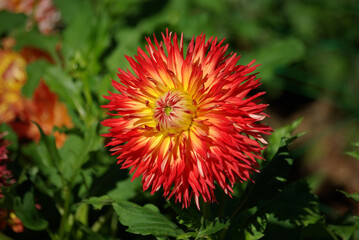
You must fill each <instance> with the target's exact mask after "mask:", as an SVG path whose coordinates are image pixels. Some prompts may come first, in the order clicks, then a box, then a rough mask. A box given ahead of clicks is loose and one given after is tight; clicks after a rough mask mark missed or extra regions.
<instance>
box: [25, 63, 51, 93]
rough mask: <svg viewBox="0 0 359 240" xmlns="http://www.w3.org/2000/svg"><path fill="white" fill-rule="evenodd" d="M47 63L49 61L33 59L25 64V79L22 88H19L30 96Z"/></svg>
mask: <svg viewBox="0 0 359 240" xmlns="http://www.w3.org/2000/svg"><path fill="white" fill-rule="evenodd" d="M48 65H49V63H47V62H45V61H35V62H33V63H31V64H29V65H27V66H26V71H27V75H28V78H27V81H26V83H25V85H24V86H23V88H22V89H21V91H22V93H23V94H24V95H25V96H26V97H28V98H31V97H32V94H33V92H34V91H35V89H36V87H37V86H38V85H39V82H40V80H41V78H42V77H43V75H44V69H45V68H46V67H47V66H48Z"/></svg>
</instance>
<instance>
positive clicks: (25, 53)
mask: <svg viewBox="0 0 359 240" xmlns="http://www.w3.org/2000/svg"><path fill="white" fill-rule="evenodd" d="M40 58H42V59H45V60H47V61H48V62H50V63H53V59H52V58H51V56H50V55H48V54H47V53H46V52H44V51H42V50H39V49H36V48H32V47H25V48H23V49H22V50H21V51H20V53H17V52H14V51H12V50H10V49H6V50H2V49H0V123H8V124H9V125H10V126H11V127H12V128H13V129H14V131H15V132H16V133H17V135H18V136H19V138H20V139H26V140H34V141H37V142H38V141H39V140H40V132H39V130H38V129H37V127H36V125H35V124H33V123H32V121H34V122H36V123H38V124H39V125H40V126H41V128H42V129H43V131H44V133H45V134H47V135H49V134H51V133H52V131H53V128H54V127H63V126H64V127H68V128H70V127H72V122H71V118H70V116H69V115H68V112H67V109H66V106H65V105H64V104H63V103H60V102H59V101H58V97H57V95H56V94H55V93H53V92H51V91H50V89H49V88H48V87H47V86H46V84H45V83H44V82H43V81H41V82H40V84H39V86H38V87H37V89H36V90H35V92H34V94H33V97H32V98H31V99H26V98H25V97H24V96H23V95H22V94H21V89H22V87H23V86H24V84H25V83H26V81H27V73H26V64H27V63H30V62H33V61H35V60H38V59H40ZM53 134H54V136H55V138H56V146H57V147H61V146H62V145H63V143H64V141H65V139H66V135H65V134H64V133H60V132H59V131H55V132H54V133H53Z"/></svg>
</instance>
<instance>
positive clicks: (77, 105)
mask: <svg viewBox="0 0 359 240" xmlns="http://www.w3.org/2000/svg"><path fill="white" fill-rule="evenodd" d="M44 76H45V77H44V79H45V82H46V84H47V85H48V86H49V87H50V89H51V90H52V91H54V92H56V93H57V94H58V95H59V96H60V97H61V98H62V99H63V100H65V102H66V103H67V104H69V107H70V108H69V109H71V108H73V109H76V111H77V112H78V114H79V115H80V117H81V118H82V119H85V118H86V115H87V113H86V111H85V108H84V102H83V98H82V96H81V88H82V86H81V83H79V82H77V84H75V83H74V82H73V81H72V79H71V77H70V76H69V75H68V74H66V73H65V72H64V71H63V69H61V68H60V67H59V66H50V67H48V68H47V69H46V70H45V75H44ZM79 127H84V126H81V125H80V126H79Z"/></svg>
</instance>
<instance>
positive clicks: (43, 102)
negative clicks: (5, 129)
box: [10, 81, 73, 147]
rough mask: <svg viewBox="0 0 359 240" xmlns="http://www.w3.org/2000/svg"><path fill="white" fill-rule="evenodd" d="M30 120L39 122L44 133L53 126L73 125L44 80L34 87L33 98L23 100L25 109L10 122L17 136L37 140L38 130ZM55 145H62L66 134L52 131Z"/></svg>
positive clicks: (48, 131) (50, 130)
mask: <svg viewBox="0 0 359 240" xmlns="http://www.w3.org/2000/svg"><path fill="white" fill-rule="evenodd" d="M32 121H34V122H36V123H37V124H39V125H40V126H41V128H42V130H43V131H44V133H45V134H46V135H49V134H51V133H52V130H53V128H54V127H67V128H71V127H72V126H73V124H72V121H71V118H70V116H69V114H68V112H67V108H66V106H65V105H64V104H63V103H61V102H59V101H58V97H57V95H56V94H55V93H53V92H51V91H50V89H49V87H48V86H47V85H46V84H45V82H44V81H41V82H40V84H39V86H38V87H37V88H36V90H35V92H34V95H33V98H32V99H26V100H25V109H24V111H22V112H21V114H20V115H19V116H18V119H17V121H13V122H11V123H10V125H11V127H12V128H13V129H14V131H15V132H16V133H17V135H18V136H19V138H23V139H32V140H35V141H36V142H38V141H39V140H40V137H41V136H40V132H39V130H38V129H37V127H36V125H35V124H33V123H32ZM54 136H55V138H56V146H57V147H62V146H63V144H64V142H65V139H66V135H65V134H64V133H60V132H59V131H55V132H54Z"/></svg>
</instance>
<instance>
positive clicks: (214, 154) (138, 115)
mask: <svg viewBox="0 0 359 240" xmlns="http://www.w3.org/2000/svg"><path fill="white" fill-rule="evenodd" d="M162 37H163V42H158V40H157V39H156V37H155V36H154V42H152V41H151V39H150V38H146V40H147V43H148V45H147V46H146V50H147V54H146V53H145V52H144V51H143V50H142V49H140V48H139V49H138V55H137V56H135V59H133V58H131V57H128V56H126V59H127V60H128V61H129V63H130V65H131V67H132V70H133V72H134V74H133V73H132V72H130V71H129V70H127V71H124V70H122V69H119V73H118V77H119V79H120V80H121V83H119V82H117V81H114V80H113V81H112V84H113V86H114V87H115V88H116V90H118V91H119V92H120V93H112V92H110V96H105V98H106V99H108V100H109V101H110V102H109V103H108V104H107V105H104V106H103V107H104V108H108V110H109V111H110V113H109V115H112V116H118V117H117V118H110V119H106V120H104V121H103V122H102V124H103V125H104V126H107V127H110V130H109V133H107V134H105V136H106V137H109V138H111V141H110V142H109V143H108V145H107V146H110V147H111V151H112V152H113V155H119V156H118V157H117V159H118V163H122V168H131V170H130V173H133V172H134V175H133V178H136V177H138V176H140V175H141V174H142V184H143V190H146V189H148V188H150V187H151V194H153V193H154V192H156V191H157V190H159V189H160V188H161V187H162V188H163V195H164V196H165V197H167V199H169V198H171V197H172V196H174V197H175V200H176V202H177V201H178V202H182V207H188V206H189V205H190V203H191V199H192V197H193V196H194V198H195V201H196V204H197V206H198V207H199V197H200V196H201V197H202V198H203V200H204V201H205V202H214V201H215V200H216V199H215V195H214V189H215V183H217V184H218V185H219V186H220V187H221V188H223V190H224V192H225V193H226V194H228V195H230V194H231V192H233V189H232V188H233V185H234V183H235V182H236V181H240V182H242V181H246V180H248V179H250V174H251V173H252V172H253V171H258V170H257V169H258V163H257V160H259V159H262V155H261V151H262V150H263V149H264V147H263V146H262V145H261V144H260V143H259V142H261V143H263V144H266V141H265V140H264V139H263V138H262V136H261V135H262V134H269V133H270V131H271V128H270V127H267V126H265V125H262V124H259V123H258V121H261V120H263V119H264V118H265V117H266V116H267V115H266V114H265V113H263V110H264V109H265V108H266V106H267V105H266V104H262V103H259V100H256V99H257V97H259V96H261V95H263V94H264V92H259V93H256V94H254V95H249V93H250V91H251V90H253V89H255V88H257V87H258V86H259V85H260V82H259V79H257V78H256V74H255V73H254V74H253V73H252V72H253V71H254V70H255V69H256V67H257V65H255V66H253V62H254V61H253V62H251V63H249V64H248V65H237V62H238V60H239V58H240V56H237V54H236V53H230V54H226V50H227V49H228V45H224V46H223V41H224V40H222V41H220V42H218V40H217V38H213V37H211V38H210V39H209V40H207V41H206V39H205V35H203V34H202V35H200V36H198V37H196V38H194V37H193V38H192V40H191V42H190V43H189V46H188V49H187V53H186V55H185V56H184V49H183V35H181V37H180V44H179V45H178V38H177V35H176V34H174V35H172V33H168V31H166V34H162Z"/></svg>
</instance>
